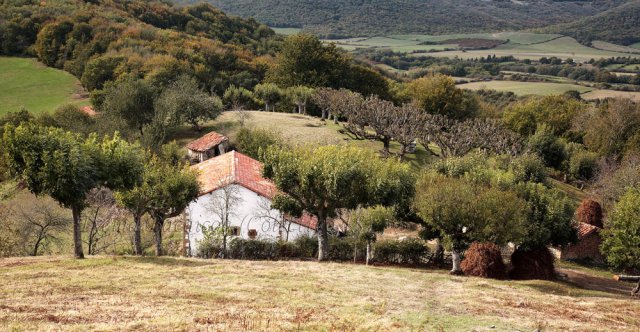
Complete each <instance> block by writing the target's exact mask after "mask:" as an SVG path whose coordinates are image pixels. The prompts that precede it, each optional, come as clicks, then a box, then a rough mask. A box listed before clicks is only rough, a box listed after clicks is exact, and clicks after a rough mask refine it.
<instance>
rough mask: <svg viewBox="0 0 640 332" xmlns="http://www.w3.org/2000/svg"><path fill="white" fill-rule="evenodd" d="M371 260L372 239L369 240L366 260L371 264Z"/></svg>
mask: <svg viewBox="0 0 640 332" xmlns="http://www.w3.org/2000/svg"><path fill="white" fill-rule="evenodd" d="M370 260H371V241H367V261H366V264H367V265H369V261H370Z"/></svg>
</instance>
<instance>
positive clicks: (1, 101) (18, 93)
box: [0, 57, 88, 115]
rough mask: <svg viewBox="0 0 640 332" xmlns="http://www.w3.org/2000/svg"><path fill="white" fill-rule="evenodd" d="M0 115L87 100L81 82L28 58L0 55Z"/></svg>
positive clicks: (40, 109) (39, 110) (52, 107)
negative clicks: (23, 109) (83, 94)
mask: <svg viewBox="0 0 640 332" xmlns="http://www.w3.org/2000/svg"><path fill="white" fill-rule="evenodd" d="M0 73H2V75H0V115H2V114H4V113H6V112H13V111H18V110H20V109H21V108H22V107H26V108H27V109H28V110H29V111H31V112H33V113H42V112H47V111H52V110H54V109H56V108H57V107H58V106H61V105H63V104H65V103H77V104H86V103H87V102H88V101H87V99H86V96H82V87H81V86H80V82H78V80H77V79H76V78H75V77H74V76H73V75H71V74H69V73H67V72H64V71H62V70H58V69H54V68H49V67H46V66H45V65H43V64H41V63H39V62H37V61H36V60H35V59H31V58H10V57H0Z"/></svg>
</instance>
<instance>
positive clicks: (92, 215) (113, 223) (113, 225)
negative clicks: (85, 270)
mask: <svg viewBox="0 0 640 332" xmlns="http://www.w3.org/2000/svg"><path fill="white" fill-rule="evenodd" d="M87 203H88V207H87V209H86V212H85V214H84V215H83V232H85V234H87V237H86V240H85V241H84V243H86V244H87V248H88V250H89V255H97V254H98V253H100V252H104V250H106V249H107V248H108V247H109V246H110V245H113V246H114V250H115V246H116V244H117V243H120V242H125V241H127V240H128V239H127V238H126V237H124V236H121V237H119V236H117V235H118V234H120V232H121V231H124V225H123V224H119V223H118V221H122V219H123V218H124V216H125V211H124V209H120V208H118V206H117V205H116V200H115V197H114V195H113V192H112V191H111V190H109V189H106V188H97V189H93V190H92V191H91V192H89V195H87ZM121 226H122V227H121ZM121 228H122V229H121ZM107 239H109V240H112V241H110V242H106V241H105V240H107Z"/></svg>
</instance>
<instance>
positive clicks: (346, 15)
mask: <svg viewBox="0 0 640 332" xmlns="http://www.w3.org/2000/svg"><path fill="white" fill-rule="evenodd" d="M180 1H181V2H182V3H194V2H199V1H200V0H180ZM208 1H209V2H210V3H212V4H214V5H215V6H218V7H220V8H221V9H222V10H224V11H225V12H228V13H230V14H234V15H239V16H242V17H254V18H255V19H256V20H258V21H260V22H263V23H266V24H268V25H271V26H277V27H304V28H305V29H307V30H309V31H312V32H315V33H318V34H320V35H323V36H334V37H338V36H364V35H383V34H396V33H427V34H441V33H451V32H480V31H498V30H517V29H524V28H532V27H543V26H547V25H550V24H557V23H566V22H572V21H575V20H577V19H580V18H583V17H586V16H591V15H595V14H597V13H600V12H602V11H605V10H608V9H610V8H613V7H615V6H617V5H620V4H621V3H625V2H626V1H624V0H576V1H566V0H519V1H515V0H395V1H389V0H324V1H317V0H208Z"/></svg>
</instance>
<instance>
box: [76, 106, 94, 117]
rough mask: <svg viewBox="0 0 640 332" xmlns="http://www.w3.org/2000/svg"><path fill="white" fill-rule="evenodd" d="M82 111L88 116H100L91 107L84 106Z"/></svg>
mask: <svg viewBox="0 0 640 332" xmlns="http://www.w3.org/2000/svg"><path fill="white" fill-rule="evenodd" d="M80 110H81V111H82V112H84V114H86V115H88V116H96V115H97V114H98V113H96V111H95V110H94V109H93V107H91V106H83V107H81V108H80Z"/></svg>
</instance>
